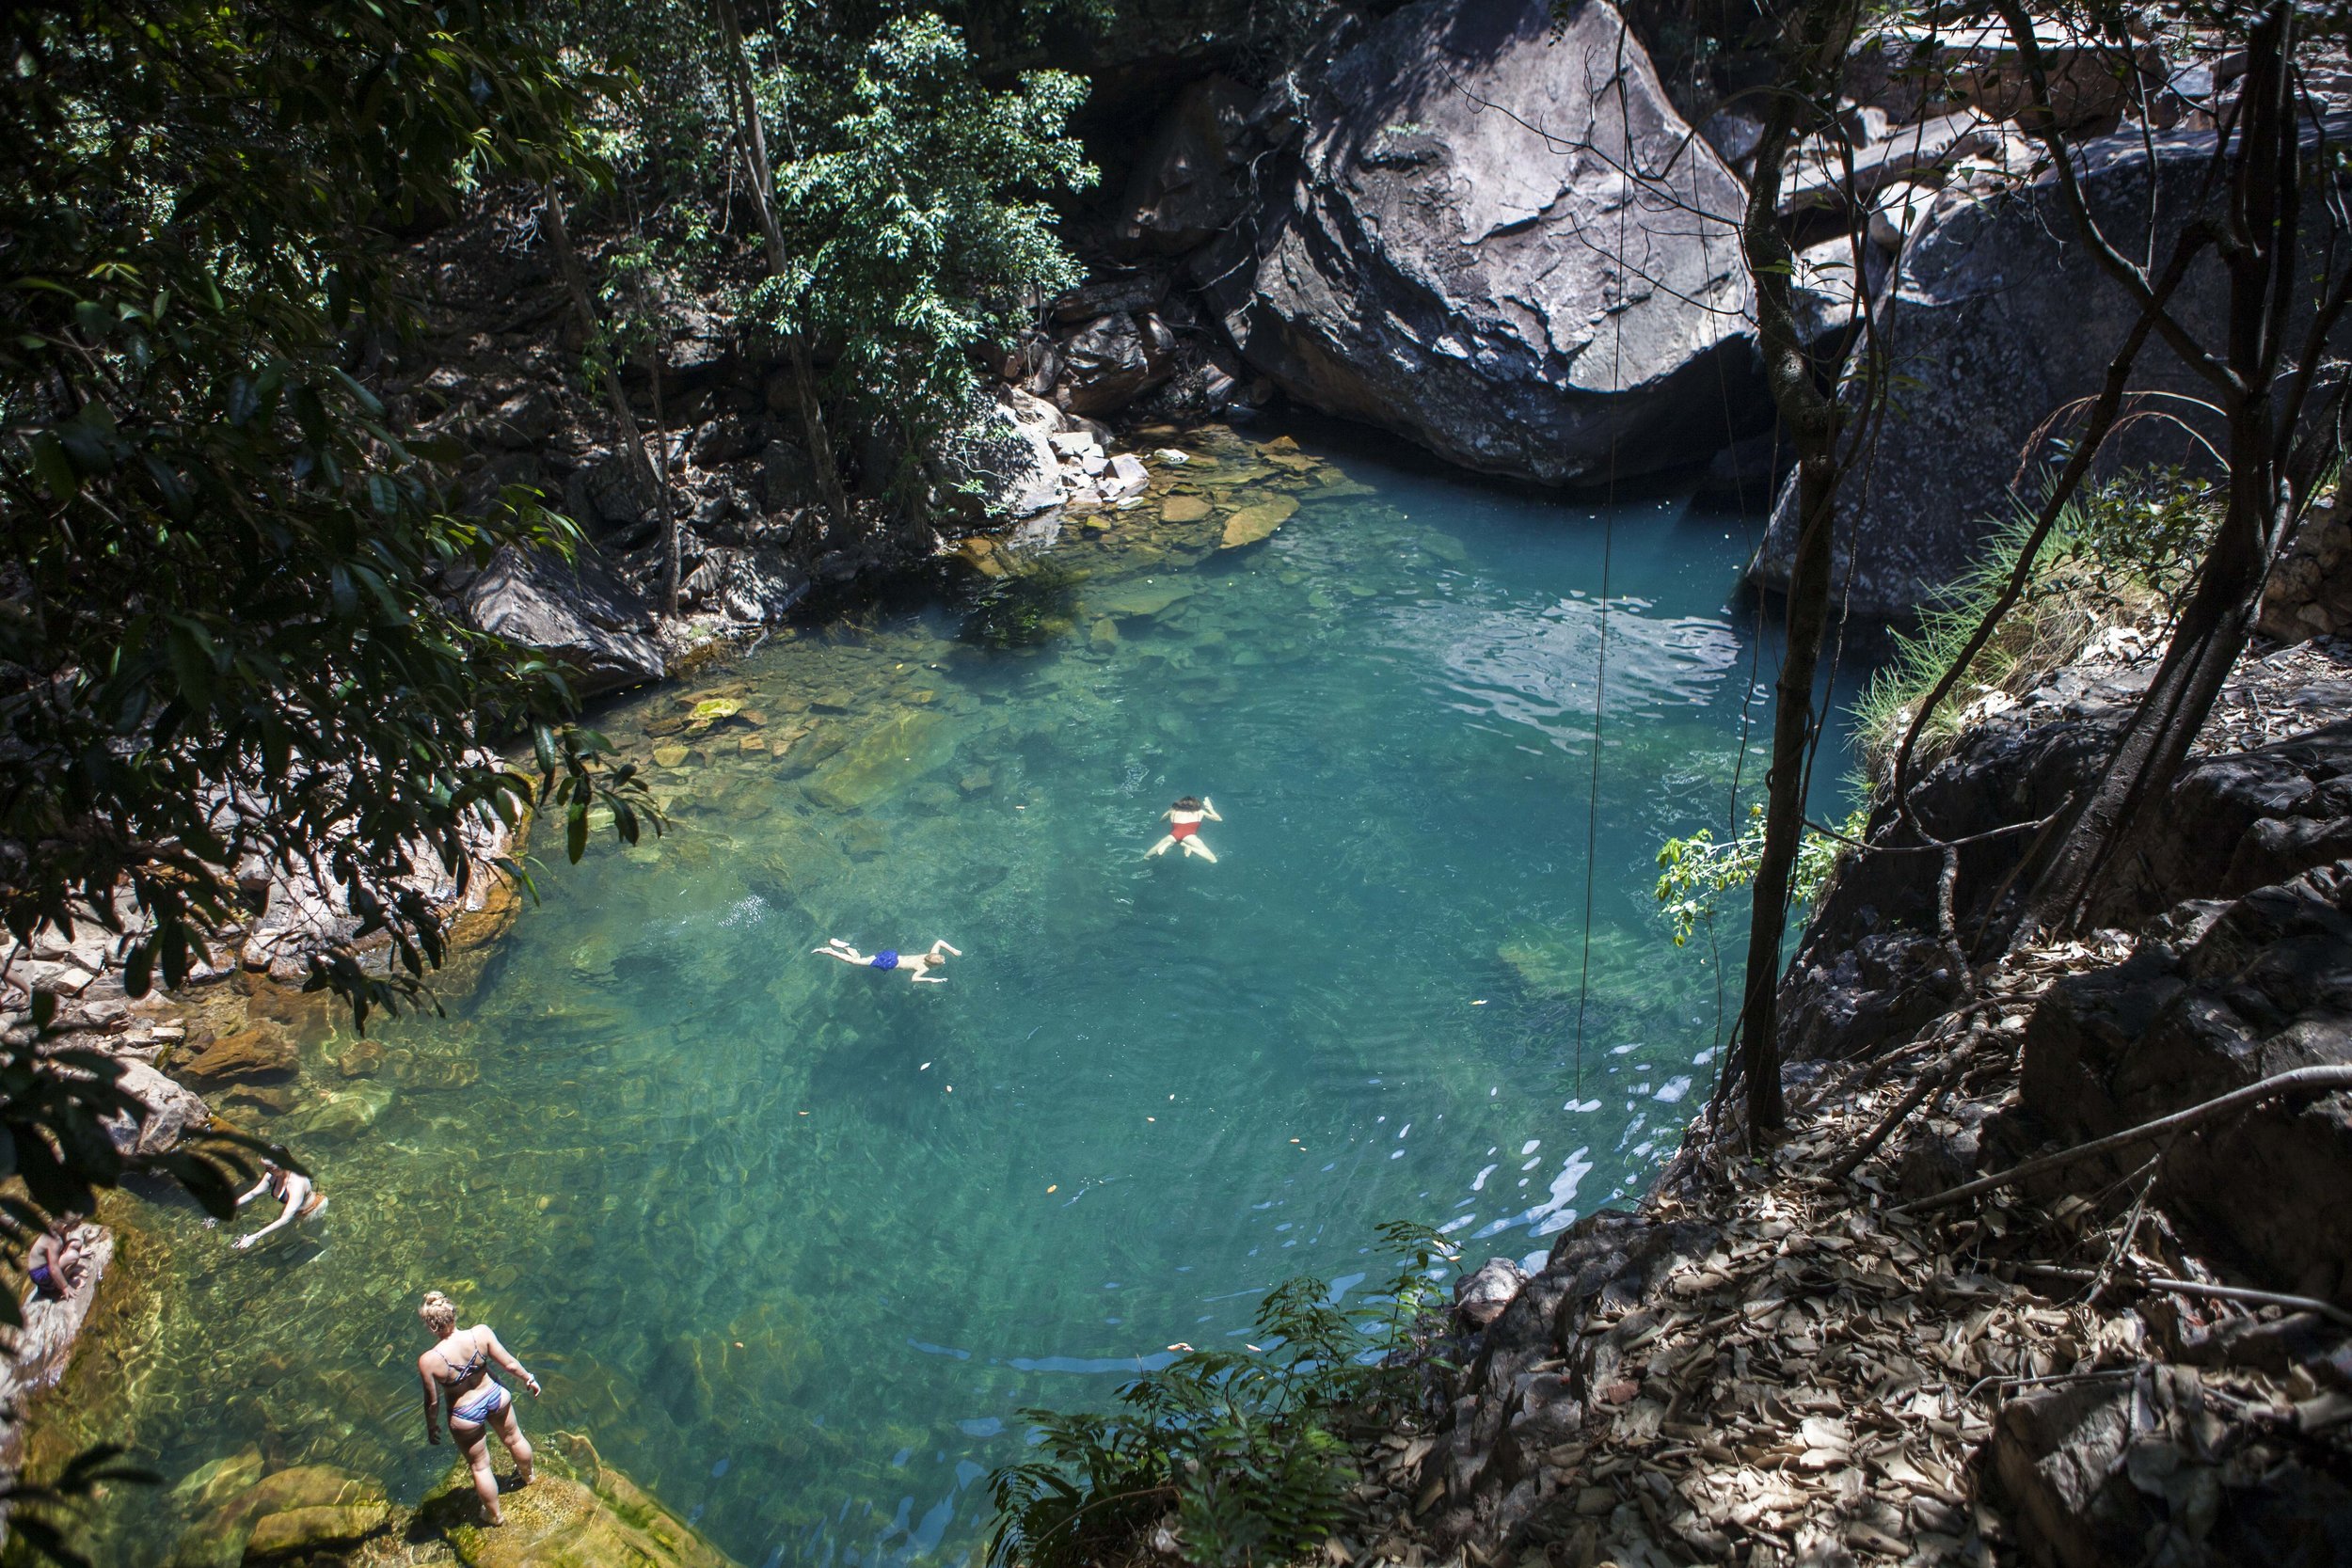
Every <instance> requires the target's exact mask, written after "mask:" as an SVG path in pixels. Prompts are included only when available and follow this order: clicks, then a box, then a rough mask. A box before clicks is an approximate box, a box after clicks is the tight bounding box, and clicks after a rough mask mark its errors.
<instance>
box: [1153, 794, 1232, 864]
mask: <svg viewBox="0 0 2352 1568" xmlns="http://www.w3.org/2000/svg"><path fill="white" fill-rule="evenodd" d="M1160 817H1161V820H1163V821H1165V822H1166V823H1167V824H1168V836H1167V837H1166V838H1163V839H1161V840H1160V841H1159V842H1158V843H1157V844H1154V845H1153V846H1152V847H1151V848H1149V849H1146V850H1145V851H1144V854H1146V855H1147V856H1149V855H1165V854H1167V853H1168V851H1169V850H1170V849H1173V848H1174V847H1176V846H1178V845H1180V844H1181V845H1183V846H1184V853H1185V854H1187V855H1198V856H1200V858H1201V859H1202V860H1204V861H1207V862H1208V863H1210V864H1211V865H1215V864H1216V851H1215V850H1213V849H1211V848H1210V847H1208V846H1207V845H1205V844H1203V843H1201V842H1200V820H1201V818H1203V817H1206V818H1208V820H1210V821H1212V822H1222V821H1224V820H1225V818H1223V817H1221V816H1217V814H1216V805H1215V804H1213V803H1212V802H1211V801H1210V800H1208V799H1207V798H1205V797H1203V796H1199V795H1187V796H1185V797H1184V799H1183V800H1179V801H1177V802H1176V803H1175V804H1174V805H1172V806H1170V807H1168V809H1167V810H1166V811H1164V812H1162V813H1160Z"/></svg>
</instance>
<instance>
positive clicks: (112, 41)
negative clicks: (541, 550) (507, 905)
mask: <svg viewBox="0 0 2352 1568" xmlns="http://www.w3.org/2000/svg"><path fill="white" fill-rule="evenodd" d="M525 10H526V8H524V7H521V6H519V5H510V4H504V3H499V0H477V3H473V4H467V5H437V4H431V3H427V0H379V3H359V0H350V3H345V4H337V5H328V6H317V5H310V4H298V3H295V0H278V3H266V0H265V3H261V4H254V5H246V6H239V7H234V8H222V7H215V6H208V5H204V4H200V3H199V0H133V3H130V4H115V3H112V0H109V3H106V4H96V3H91V4H83V5H66V6H53V7H48V8H29V9H18V10H16V11H14V12H12V13H11V22H10V24H9V27H10V34H9V43H10V47H11V49H12V53H13V55H14V69H13V70H12V71H9V72H8V74H7V77H6V85H5V86H4V87H0V131H4V132H5V141H6V146H5V149H0V182H5V185H6V188H7V193H8V194H7V200H8V210H9V212H10V214H11V216H10V221H9V222H8V224H7V225H5V226H0V272H4V273H5V276H6V277H8V280H9V281H8V331H7V333H6V335H5V338H0V495H5V497H6V520H5V523H0V528H5V531H6V546H7V547H6V549H5V552H0V718H4V721H5V727H4V728H0V755H4V756H5V760H6V765H7V766H6V777H7V783H6V784H5V785H0V922H5V924H6V926H7V927H8V931H9V933H10V934H11V935H12V936H14V937H15V938H17V939H18V940H20V941H23V940H25V939H27V938H29V937H30V936H31V935H32V933H33V932H34V930H35V929H36V928H37V927H40V925H41V924H42V923H44V922H46V923H50V924H52V925H55V926H58V927H71V926H72V925H73V924H74V923H75V922H77V921H80V920H84V919H88V918H93V917H94V918H96V919H97V920H99V921H100V922H101V923H102V924H104V925H106V926H108V927H110V928H115V929H119V930H123V931H125V932H126V933H127V934H128V935H129V936H130V937H131V939H132V940H131V942H130V944H129V947H128V952H127V959H126V964H125V970H126V982H127V984H128V987H129V989H130V990H132V992H133V993H134V994H137V993H140V992H143V991H144V990H147V989H148V987H149V985H150V983H151V980H153V979H154V978H156V977H160V978H161V979H163V980H164V981H165V982H166V983H167V984H177V983H179V982H180V981H182V980H183V978H184V977H185V976H186V975H187V974H188V973H189V972H190V970H191V968H192V967H193V966H194V965H195V964H196V963H197V961H198V959H199V957H200V956H201V955H202V954H203V953H204V951H205V950H206V948H207V947H208V945H209V944H210V943H211V942H213V941H214V940H215V938H216V936H217V935H218V933H219V932H220V931H221V930H222V929H223V928H224V927H227V926H229V925H230V924H231V923H233V922H234V921H235V920H236V919H237V918H238V917H239V915H240V912H241V911H240V909H239V907H238V904H237V897H236V895H237V885H236V881H235V870H236V867H237V866H238V864H239V863H241V862H246V863H252V862H259V863H263V864H267V865H271V866H275V867H278V868H280V869H283V870H287V871H296V870H301V869H306V868H308V869H313V870H320V871H324V872H325V873H326V875H327V876H329V877H331V878H332V879H333V880H335V881H336V882H339V883H342V884H344V885H345V886H346V887H347V888H348V890H349V897H350V901H351V905H352V908H353V910H354V911H355V912H356V913H358V914H359V915H360V916H361V917H362V919H363V922H364V923H365V925H366V926H367V927H370V928H373V929H381V930H383V931H386V932H388V933H389V935H390V937H391V939H392V941H393V943H394V945H395V947H396V949H397V951H398V953H399V955H400V957H401V958H402V959H403V960H404V966H405V969H406V971H407V972H408V974H411V975H413V974H418V973H420V972H421V968H422V966H423V964H424V963H426V962H430V961H435V960H437V958H438V956H439V951H440V943H441V933H440V929H439V923H438V921H437V918H436V916H435V914H434V912H433V911H432V909H431V908H430V907H429V906H428V904H427V903H426V901H425V900H424V898H423V897H422V895H421V894H420V893H419V892H418V891H417V889H416V887H415V886H414V885H412V884H413V882H414V880H415V874H416V873H417V872H418V871H420V870H421V869H424V868H425V867H427V866H428V865H429V863H433V862H437V863H439V864H440V866H441V867H443V868H444V869H445V870H446V871H448V872H451V873H454V874H456V875H457V876H459V877H461V878H462V877H463V876H464V875H465V874H466V872H465V867H466V863H467V862H466V855H465V843H464V832H465V829H466V827H467V824H468V820H469V817H471V816H476V815H478V814H480V813H484V812H495V813H497V814H499V815H501V816H505V817H507V818H508V819H509V820H512V819H514V818H515V816H516V815H517V814H518V813H519V811H520V810H521V809H522V808H523V806H524V804H525V802H526V801H527V800H529V799H530V798H531V797H532V794H533V793H534V792H536V793H544V794H547V795H548V796H549V797H550V798H551V799H552V800H554V801H555V802H556V803H557V804H559V805H561V806H562V807H563V808H564V810H565V811H566V813H567V815H568V817H569V822H568V824H567V826H568V828H569V836H570V841H571V846H572V847H573V849H574V852H575V853H576V852H577V850H578V848H579V846H580V840H581V839H582V837H583V836H584V832H585V828H586V822H587V812H588V807H589V803H590V801H591V800H592V799H593V798H594V797H595V796H596V794H597V792H598V790H599V788H600V782H601V780H602V779H603V778H604V777H605V775H604V774H603V772H602V770H601V769H600V768H599V767H598V765H597V761H596V756H597V751H598V747H597V745H596V742H595V740H594V739H593V737H590V736H582V735H580V734H578V733H575V732H572V731H569V730H566V729H564V728H562V727H561V726H562V721H563V720H564V716H565V715H566V713H567V712H568V711H569V709H570V707H571V701H570V693H569V692H568V690H567V689H566V687H565V685H564V679H563V677H562V675H561V673H559V672H558V671H557V670H556V669H554V668H553V667H551V666H549V665H548V664H546V663H545V662H543V661H540V660H538V659H536V658H534V657H530V656H528V655H527V654H525V653H524V652H522V651H521V650H518V649H516V648H515V647H513V646H511V645H508V644H506V643H503V642H501V641H499V640H497V639H495V638H489V637H485V636H483V635H481V634H479V633H477V632H474V631H472V630H471V629H469V627H467V626H464V625H463V624H462V623H461V622H460V621H459V620H457V619H456V618H455V617H454V616H453V614H452V612H451V611H450V610H449V609H448V607H447V605H446V602H445V600H444V598H443V596H442V595H441V594H439V593H437V591H436V585H437V577H438V574H440V573H441V572H442V571H443V570H444V569H445V568H446V567H448V566H449V565H450V564H452V563H454V562H463V561H467V560H471V561H475V562H483V561H486V560H487V558H488V557H489V555H490V553H491V552H492V551H493V550H494V549H496V548H497V547H498V546H501V545H503V544H507V543H524V544H530V545H533V546H543V547H547V546H552V547H558V548H561V547H564V546H565V545H566V543H567V535H566V531H565V527H564V524H562V523H561V521H560V520H558V519H556V518H553V517H551V516H550V515H548V514H547V513H546V512H544V511H542V510H541V509H540V508H539V507H538V506H537V505H536V503H535V501H534V500H533V499H532V498H531V497H530V496H528V495H527V494H524V493H521V492H518V491H517V492H509V493H507V494H504V495H502V496H501V497H499V498H497V499H496V500H495V501H494V502H493V503H492V504H490V505H489V506H488V507H486V508H484V509H479V510H476V511H474V512H472V513H470V514H469V513H464V512H461V511H460V510H459V508H458V505H457V502H456V501H455V499H454V497H453V488H452V485H451V483H450V479H451V469H450V467H449V465H450V464H451V462H452V461H453V459H454V458H455V457H457V456H458V455H460V454H459V453H457V452H455V451H450V450H445V449H442V448H438V447H435V446H433V445H430V444H426V443H420V442H416V441H412V440H408V439H406V438H405V436H404V435H403V434H402V432H401V431H400V430H399V429H397V428H396V427H395V426H394V425H393V424H392V423H391V422H390V421H389V420H388V418H387V416H386V410H385V405H384V404H383V402H382V401H381V400H380V398H379V396H378V393H377V391H376V389H375V388H373V386H372V385H371V384H372V383H373V382H375V381H377V379H378V372H379V370H380V366H381V363H382V356H383V353H384V350H385V347H386V345H387V344H388V343H389V342H391V341H395V340H396V339H397V338H398V336H399V335H400V334H401V333H402V331H403V330H404V328H405V326H406V325H408V321H409V313H408V307H407V304H406V302H405V300H404V298H403V296H402V293H401V278H400V275H399V273H398V271H397V270H396V268H395V267H394V266H393V264H392V262H391V260H390V258H391V256H392V254H393V252H394V250H395V248H396V247H395V245H393V244H392V243H390V242H392V241H393V240H395V239H396V237H397V235H398V234H399V233H400V232H401V231H402V230H404V229H405V228H406V227H408V226H412V225H415V224H417V223H419V222H421V221H424V220H426V219H429V218H430V217H432V216H434V215H436V214H439V213H442V212H446V211H447V210H448V209H449V207H450V204H451V203H452V202H453V200H454V199H456V198H457V197H458V195H459V193H460V192H461V190H462V189H463V188H464V187H465V186H466V185H467V184H469V183H470V182H478V181H481V180H483V179H485V178H489V177H492V176H494V175H510V174H518V175H522V176H524V177H528V178H546V177H548V176H550V175H551V174H552V173H554V172H555V171H556V170H558V169H561V168H566V167H580V166H581V153H580V147H579V138H578V135H577V116H578V107H577V105H578V99H579V89H578V87H577V86H576V85H575V84H574V83H573V82H572V81H571V80H569V79H568V78H567V76H566V74H565V72H564V70H563V69H562V67H561V66H560V64H559V62H558V61H557V60H556V58H555V57H554V55H552V54H551V53H550V52H549V50H548V48H547V47H546V46H545V45H544V44H543V43H542V41H541V40H540V39H539V38H538V36H537V34H536V33H535V32H534V31H533V30H532V27H531V26H530V25H529V24H528V22H527V18H526V16H525V14H524V13H525ZM516 727H530V728H532V730H533V731H534V732H535V733H536V735H537V736H538V746H537V748H536V752H537V762H538V768H537V772H538V778H537V780H536V781H535V783H534V781H532V780H531V779H529V778H526V777H525V776H524V775H523V774H521V773H519V772H517V771H516V770H515V769H513V768H509V767H508V766H507V765H505V764H504V763H502V762H501V761H500V760H499V759H498V758H497V757H496V756H495V755H493V754H491V753H489V752H485V751H483V750H481V749H480V747H479V746H478V745H477V742H478V740H480V739H481V738H483V737H485V736H497V735H500V734H501V733H503V732H505V731H508V730H510V729H513V728H516ZM612 778H613V780H614V782H616V783H619V784H622V785H623V786H624V794H623V798H622V799H620V800H618V801H617V802H616V805H617V808H618V810H619V811H620V813H621V814H622V815H621V816H620V820H621V821H622V822H623V823H624V824H625V825H626V824H628V823H629V822H630V821H631V819H632V814H631V811H630V804H629V800H628V799H627V789H626V786H627V784H628V780H627V778H626V776H625V770H624V771H623V772H622V773H620V774H615V775H612ZM134 911H138V912H137V914H136V915H135V914H134ZM315 980H316V983H318V984H321V985H326V986H331V987H332V988H334V989H335V990H338V991H340V992H342V994H343V995H345V996H346V997H347V998H349V999H350V1001H351V1002H352V1004H353V1005H354V1006H356V1007H357V1008H358V1009H359V1012H360V1015H361V1017H362V1018H363V1019H364V1016H365V1013H366V1011H367V1009H368V1008H369V1007H371V1006H383V1005H385V1004H387V1003H389V1002H391V1001H393V1000H395V999H396V994H397V988H396V986H395V984H394V982H392V981H390V980H389V979H388V978H386V977H385V976H382V975H380V974H370V973H368V972H367V971H366V970H365V969H364V968H363V967H362V966H361V965H360V964H358V962H357V960H356V959H354V958H351V957H350V956H349V955H342V956H340V957H339V958H337V959H336V960H335V961H333V962H332V963H330V964H329V965H328V966H326V968H324V969H322V970H321V971H320V973H319V974H318V975H317V976H316V977H315Z"/></svg>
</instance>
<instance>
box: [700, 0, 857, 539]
mask: <svg viewBox="0 0 2352 1568" xmlns="http://www.w3.org/2000/svg"><path fill="white" fill-rule="evenodd" d="M716 4H717V6H718V8H719V32H720V35H721V38H722V40H723V42H724V43H725V46H726V51H727V80H728V82H729V83H730V84H732V86H733V87H734V89H735V103H736V114H737V116H738V125H739V135H738V136H737V138H736V139H737V142H738V144H739V146H740V147H741V148H742V150H743V162H744V166H745V171H746V179H745V182H746V183H747V184H749V185H750V186H751V192H752V207H753V209H754V210H755V212H757V213H758V214H759V232H760V237H761V239H762V240H763V241H764V242H765V243H766V245H767V247H768V270H769V271H770V272H771V273H772V274H774V275H775V276H776V277H783V276H784V275H785V273H786V271H787V268H788V267H789V265H790V263H791V258H790V256H789V255H787V253H786V250H785V247H784V226H783V225H782V224H781V223H779V222H778V221H777V218H776V204H775V176H774V175H773V174H772V173H771V171H770V168H769V164H768V133H767V130H766V128H765V127H764V126H763V125H762V124H761V123H760V118H759V100H758V98H757V97H756V96H755V94H754V92H753V90H752V67H751V61H750V59H749V58H748V57H747V56H746V55H745V54H744V51H743V24H742V22H741V19H740V18H739V17H738V16H737V15H736V11H735V0H716ZM782 337H783V339H784V356H785V363H786V369H787V374H788V375H789V377H790V379H791V382H792V403H793V406H794V408H795V410H796V411H797V412H798V413H799V414H800V417H801V431H802V434H803V436H804V437H805V438H806V440H807V442H808V463H809V467H811V468H813V469H815V470H816V474H817V488H818V491H819V492H821V493H822V495H823V497H824V502H825V509H826V510H827V511H828V512H830V513H831V514H832V515H833V518H834V524H835V526H837V527H840V528H847V527H848V526H849V525H850V517H851V515H850V496H849V492H848V490H847V489H845V488H844V487H843V485H842V483H841V465H840V463H839V462H838V461H836V460H835V458H834V451H833V436H832V435H831V433H830V432H828V431H827V430H826V428H825V411H824V405H823V404H821V403H819V402H818V396H817V372H816V368H815V366H814V364H813V363H812V361H811V359H810V356H809V347H808V340H807V338H806V336H805V335H804V334H803V333H799V332H787V333H784V334H782Z"/></svg>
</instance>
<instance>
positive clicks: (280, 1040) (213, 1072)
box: [171, 1023, 302, 1084]
mask: <svg viewBox="0 0 2352 1568" xmlns="http://www.w3.org/2000/svg"><path fill="white" fill-rule="evenodd" d="M301 1066H302V1057H301V1053H299V1052H297V1051H296V1050H295V1049H294V1041H293V1040H292V1039H290V1038H288V1037H287V1036H286V1034H285V1032H284V1031H283V1030H281V1029H279V1028H278V1026H277V1025H276V1024H272V1023H261V1024H256V1025H255V1026H254V1027H252V1028H250V1029H244V1030H240V1031H238V1032H237V1033H236V1034H233V1035H223V1036H221V1037H219V1038H217V1039H214V1040H211V1041H208V1042H207V1043H206V1044H204V1045H202V1046H199V1048H197V1049H196V1050H195V1051H192V1052H189V1053H185V1054H183V1055H179V1056H176V1057H175V1058H174V1059H173V1061H172V1064H171V1067H172V1070H173V1072H175V1073H176V1074H178V1075H179V1076H180V1077H182V1078H183V1079H185V1080H187V1081H188V1082H190V1083H193V1084H275V1083H281V1082H283V1081H284V1080H286V1079H288V1078H292V1077H293V1076H294V1073H295V1072H296V1071H297V1070H299V1069H300V1068H301Z"/></svg>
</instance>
